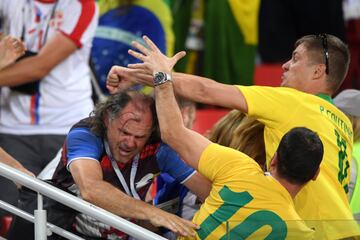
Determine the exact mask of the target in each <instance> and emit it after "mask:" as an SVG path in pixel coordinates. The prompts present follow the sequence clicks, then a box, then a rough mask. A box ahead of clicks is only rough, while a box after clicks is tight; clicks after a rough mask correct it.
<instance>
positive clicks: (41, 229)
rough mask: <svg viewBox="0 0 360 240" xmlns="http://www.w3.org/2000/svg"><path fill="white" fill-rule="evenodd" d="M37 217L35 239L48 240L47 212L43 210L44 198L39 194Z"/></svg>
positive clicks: (35, 214) (35, 213)
mask: <svg viewBox="0 0 360 240" xmlns="http://www.w3.org/2000/svg"><path fill="white" fill-rule="evenodd" d="M34 217H35V233H34V234H35V239H36V240H46V239H47V235H46V232H47V228H46V210H44V209H43V197H42V195H41V194H40V193H38V194H37V209H36V210H35V211H34Z"/></svg>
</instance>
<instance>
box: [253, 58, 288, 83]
mask: <svg viewBox="0 0 360 240" xmlns="http://www.w3.org/2000/svg"><path fill="white" fill-rule="evenodd" d="M282 72H283V70H282V68H281V65H280V64H260V65H257V66H256V67H255V73H254V84H255V85H259V86H272V87H278V86H280V83H281V75H282Z"/></svg>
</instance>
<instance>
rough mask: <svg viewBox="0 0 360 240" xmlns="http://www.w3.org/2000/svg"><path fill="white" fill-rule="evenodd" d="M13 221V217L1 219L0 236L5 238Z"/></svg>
mask: <svg viewBox="0 0 360 240" xmlns="http://www.w3.org/2000/svg"><path fill="white" fill-rule="evenodd" d="M11 221H12V216H4V217H2V218H1V219H0V236H1V237H5V236H6V233H7V232H8V230H9V228H10V225H11Z"/></svg>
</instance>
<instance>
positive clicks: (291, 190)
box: [271, 171, 303, 199]
mask: <svg viewBox="0 0 360 240" xmlns="http://www.w3.org/2000/svg"><path fill="white" fill-rule="evenodd" d="M271 176H273V178H275V179H276V180H277V181H278V182H279V183H280V184H281V185H283V187H284V188H285V189H286V190H287V191H288V192H289V193H290V195H291V197H292V198H293V199H294V198H295V196H296V194H297V193H298V192H299V191H300V190H301V188H302V187H303V186H301V185H298V184H293V183H290V182H289V181H287V180H285V179H283V178H281V177H280V176H279V175H278V174H277V173H276V171H273V172H272V173H271Z"/></svg>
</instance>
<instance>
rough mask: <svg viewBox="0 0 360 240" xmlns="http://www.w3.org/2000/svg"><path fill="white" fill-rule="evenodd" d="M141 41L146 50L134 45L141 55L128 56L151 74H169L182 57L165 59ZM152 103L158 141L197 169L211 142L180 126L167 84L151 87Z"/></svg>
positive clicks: (171, 92) (171, 91)
mask: <svg viewBox="0 0 360 240" xmlns="http://www.w3.org/2000/svg"><path fill="white" fill-rule="evenodd" d="M144 40H145V42H146V43H147V44H148V45H149V46H150V49H146V48H144V47H142V46H139V45H135V47H137V48H138V49H139V50H140V51H141V52H142V53H137V52H134V51H132V50H130V51H129V53H130V54H131V55H133V56H135V57H137V58H139V59H141V60H142V61H143V62H144V65H146V67H147V68H148V70H149V71H151V72H152V73H156V72H165V73H167V74H171V69H172V67H173V65H174V64H175V63H176V62H177V60H178V59H180V58H181V57H183V56H184V55H185V53H184V52H181V53H178V54H176V55H175V56H174V57H172V58H167V57H166V56H164V55H163V54H162V53H161V52H160V50H159V49H158V48H157V47H156V46H155V44H154V43H153V42H152V41H151V40H150V39H149V38H147V37H144ZM155 100H156V101H155V102H156V111H157V115H158V120H159V124H160V131H161V138H162V140H163V141H164V142H166V143H167V144H168V145H170V146H171V147H172V148H173V149H174V150H175V151H176V152H178V153H179V155H180V157H181V158H182V159H183V160H184V161H186V162H187V163H188V164H189V165H190V166H191V167H193V168H195V169H198V163H199V159H200V156H201V154H202V152H203V151H204V149H205V148H206V147H207V146H208V145H209V144H210V143H211V142H210V141H209V140H208V139H206V138H205V137H203V136H202V135H200V134H198V133H196V132H195V131H192V130H190V129H188V128H186V127H185V126H184V123H183V120H182V117H181V112H180V109H179V107H178V105H177V102H176V99H175V96H174V92H173V84H172V82H171V81H168V82H166V83H164V84H161V85H158V86H155Z"/></svg>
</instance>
